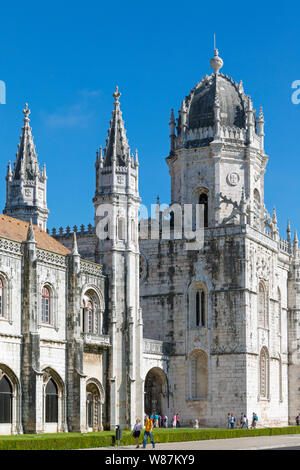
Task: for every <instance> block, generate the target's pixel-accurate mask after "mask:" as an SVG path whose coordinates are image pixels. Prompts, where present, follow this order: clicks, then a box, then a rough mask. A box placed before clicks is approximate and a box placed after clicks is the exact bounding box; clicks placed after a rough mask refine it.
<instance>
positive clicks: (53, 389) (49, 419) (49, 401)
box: [46, 379, 58, 423]
mask: <svg viewBox="0 0 300 470" xmlns="http://www.w3.org/2000/svg"><path fill="white" fill-rule="evenodd" d="M57 422H58V390H57V385H56V383H55V382H54V380H53V379H50V380H49V382H48V383H47V385H46V423H57Z"/></svg>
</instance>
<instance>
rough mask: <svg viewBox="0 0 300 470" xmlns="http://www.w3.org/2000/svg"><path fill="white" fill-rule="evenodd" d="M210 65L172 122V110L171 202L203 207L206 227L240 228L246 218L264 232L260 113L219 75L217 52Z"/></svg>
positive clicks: (240, 90)
mask: <svg viewBox="0 0 300 470" xmlns="http://www.w3.org/2000/svg"><path fill="white" fill-rule="evenodd" d="M210 65H211V67H212V69H213V73H212V74H211V75H210V76H208V75H206V76H205V77H204V78H203V79H202V80H201V81H200V82H198V83H197V84H196V86H195V87H194V88H192V90H191V91H190V94H189V95H188V96H186V97H185V99H184V100H183V101H182V104H181V108H180V110H179V115H178V118H177V119H175V114H174V111H173V110H172V111H171V118H170V123H169V125H170V141H171V149H170V154H169V156H168V157H167V164H168V166H169V172H170V175H171V187H172V190H171V191H172V192H171V200H172V203H179V204H203V205H204V215H205V219H206V220H205V222H206V223H205V226H206V227H215V226H219V225H224V224H227V223H228V222H230V223H231V224H232V223H233V224H239V223H240V221H241V220H240V219H241V217H242V219H243V220H245V218H246V216H247V221H248V223H250V224H251V225H252V226H254V227H255V228H257V229H259V230H263V229H264V226H263V219H264V173H265V168H266V165H267V162H268V157H267V156H266V155H265V152H264V117H263V112H262V108H260V112H259V116H256V115H255V110H254V109H253V104H252V101H251V98H250V96H248V95H246V94H245V92H244V89H243V83H242V82H240V83H239V84H238V83H236V82H234V81H233V79H232V78H230V77H228V76H227V75H224V74H223V73H221V72H220V69H221V68H222V66H223V60H222V59H221V58H220V57H219V53H218V50H217V49H215V54H214V57H213V58H212V59H211V61H210ZM245 210H247V214H246V213H245Z"/></svg>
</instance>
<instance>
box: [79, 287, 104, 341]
mask: <svg viewBox="0 0 300 470" xmlns="http://www.w3.org/2000/svg"><path fill="white" fill-rule="evenodd" d="M99 306H100V302H99V299H98V296H97V295H96V293H95V292H94V291H93V290H92V289H90V290H88V291H87V292H86V293H85V294H84V296H83V300H82V330H83V332H84V333H89V334H92V335H97V334H102V326H103V325H102V322H103V318H102V313H101V312H100V309H99Z"/></svg>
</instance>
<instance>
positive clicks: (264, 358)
mask: <svg viewBox="0 0 300 470" xmlns="http://www.w3.org/2000/svg"><path fill="white" fill-rule="evenodd" d="M259 395H260V397H261V398H268V396H269V353H268V350H267V348H266V347H263V348H262V350H261V352H260V356H259Z"/></svg>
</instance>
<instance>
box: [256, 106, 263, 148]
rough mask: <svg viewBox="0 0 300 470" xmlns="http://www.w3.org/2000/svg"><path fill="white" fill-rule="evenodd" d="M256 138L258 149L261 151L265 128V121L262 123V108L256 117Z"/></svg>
mask: <svg viewBox="0 0 300 470" xmlns="http://www.w3.org/2000/svg"><path fill="white" fill-rule="evenodd" d="M257 123H258V136H259V138H260V149H261V151H263V149H264V136H265V132H264V126H265V121H264V113H263V108H262V106H261V107H260V108H259V116H258V121H257Z"/></svg>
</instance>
